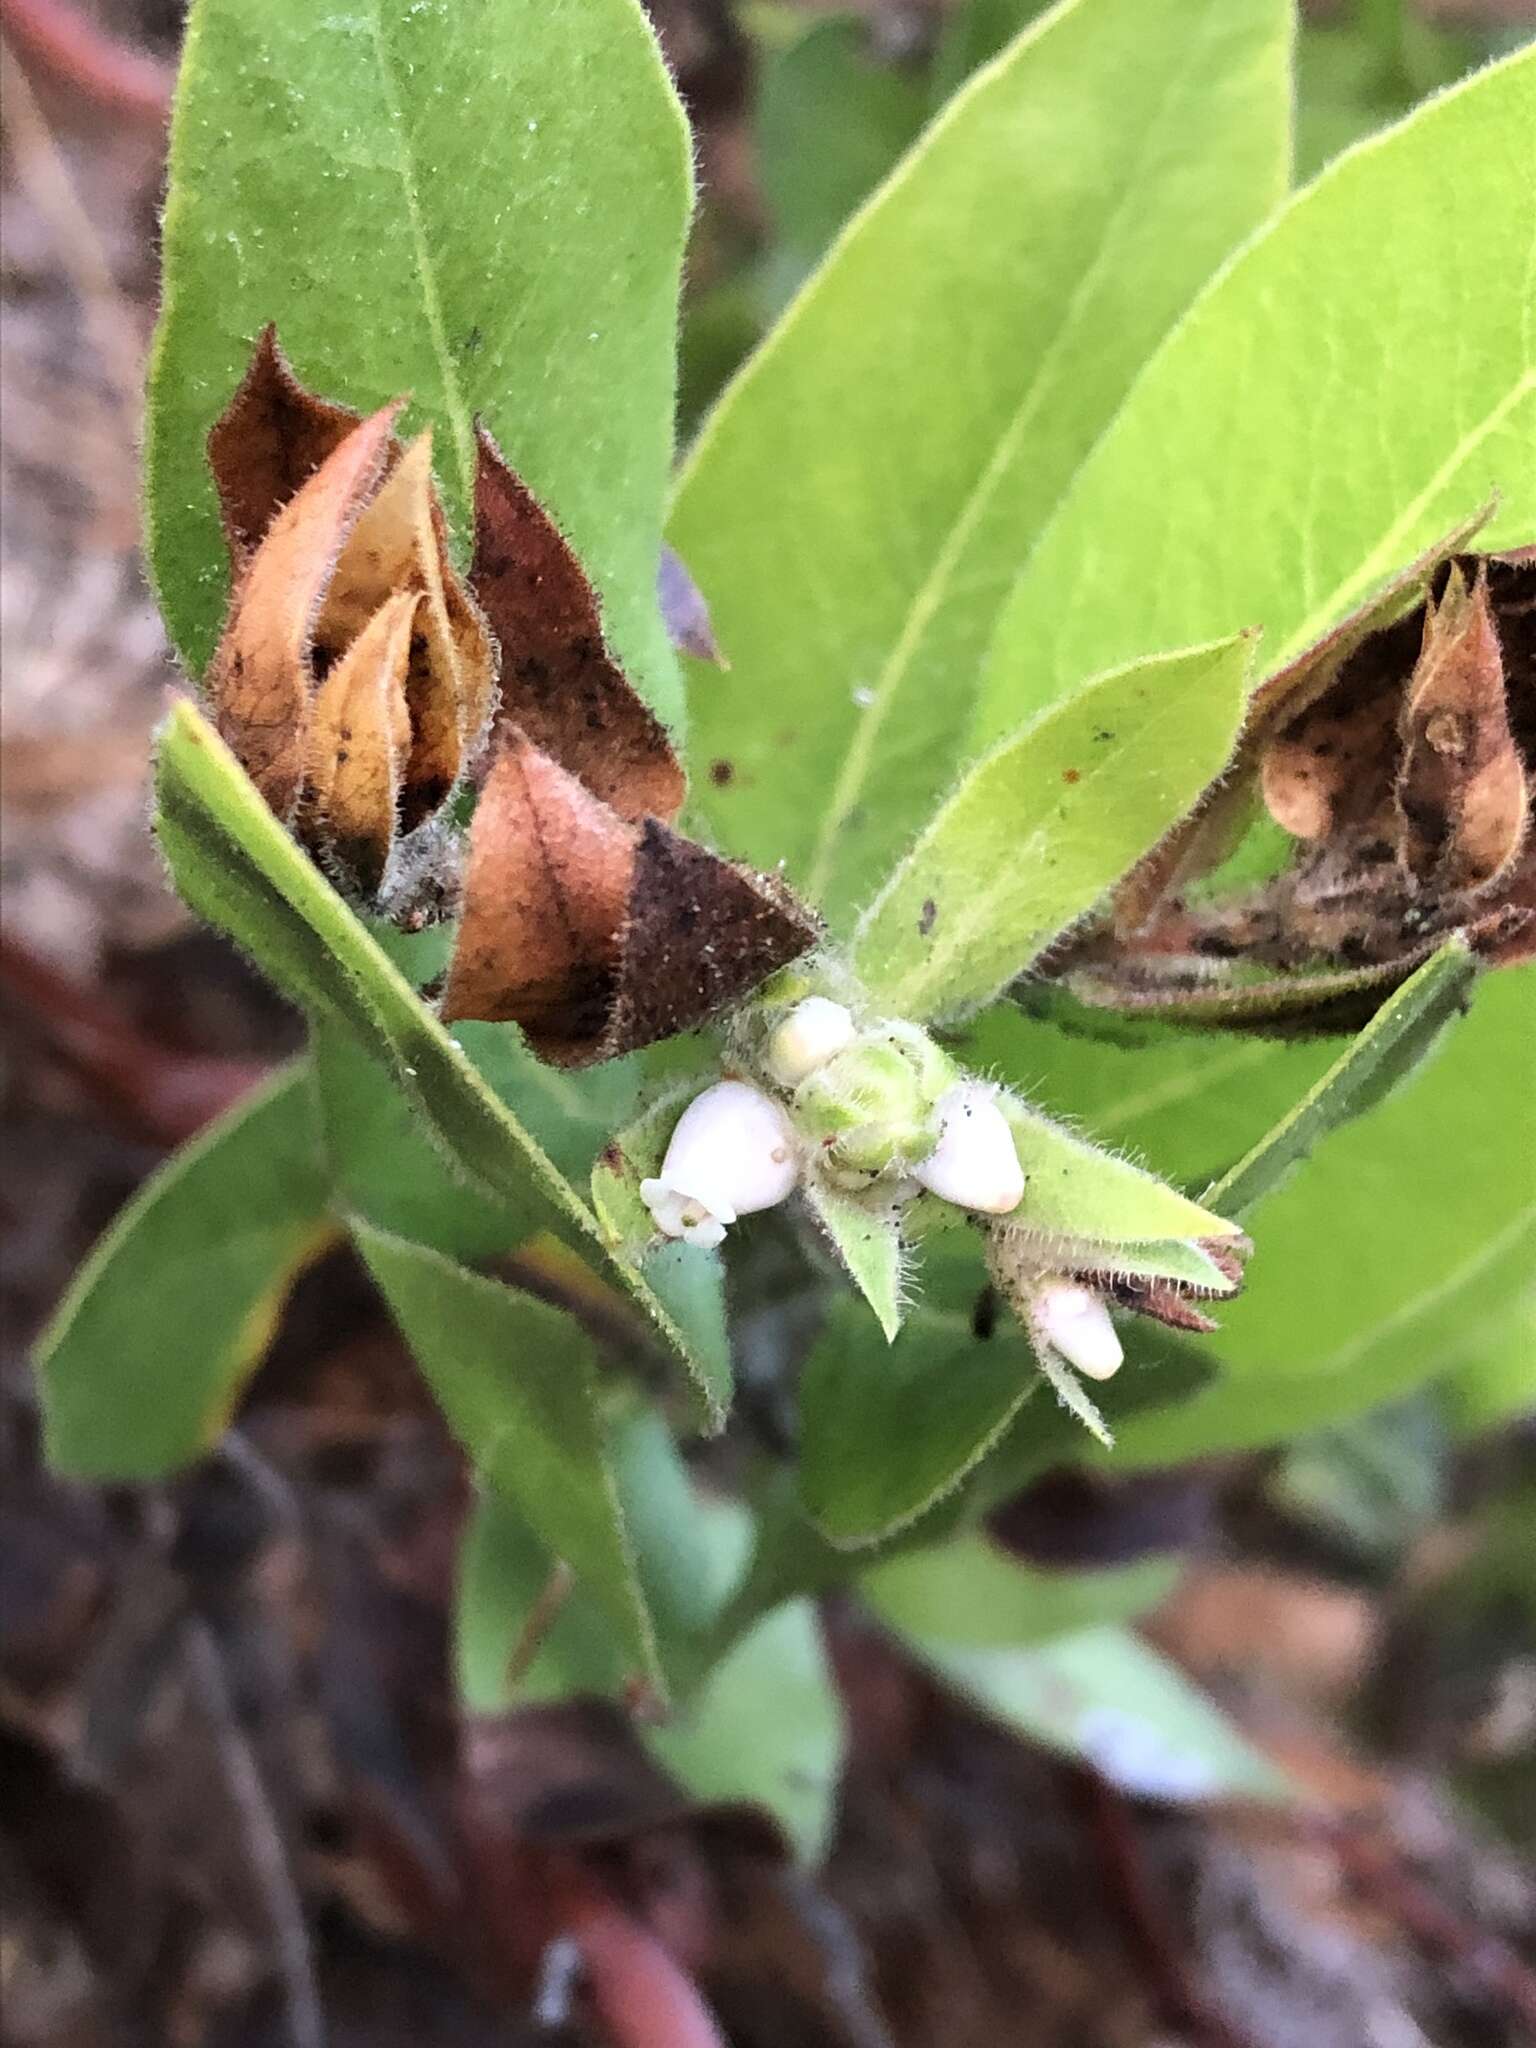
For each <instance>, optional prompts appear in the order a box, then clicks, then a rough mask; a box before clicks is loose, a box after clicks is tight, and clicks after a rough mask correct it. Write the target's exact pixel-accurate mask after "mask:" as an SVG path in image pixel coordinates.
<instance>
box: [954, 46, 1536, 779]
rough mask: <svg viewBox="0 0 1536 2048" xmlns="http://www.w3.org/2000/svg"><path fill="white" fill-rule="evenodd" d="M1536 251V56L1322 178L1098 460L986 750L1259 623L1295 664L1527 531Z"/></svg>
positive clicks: (1022, 642)
mask: <svg viewBox="0 0 1536 2048" xmlns="http://www.w3.org/2000/svg"><path fill="white" fill-rule="evenodd" d="M1533 237H1536V50H1528V51H1526V52H1525V53H1523V54H1522V55H1519V56H1516V57H1512V58H1510V59H1508V60H1507V61H1506V62H1504V63H1502V64H1498V65H1495V66H1493V67H1492V68H1491V69H1489V70H1487V71H1484V72H1481V73H1479V74H1478V75H1477V76H1476V77H1475V78H1473V79H1471V80H1469V81H1468V83H1466V84H1465V85H1462V86H1459V87H1456V88H1455V89H1453V90H1452V91H1450V92H1449V93H1446V94H1445V95H1444V96H1443V97H1442V98H1440V99H1437V100H1433V101H1431V102H1430V103H1429V104H1428V105H1426V106H1424V107H1422V108H1420V109H1419V110H1418V111H1417V112H1416V113H1414V114H1411V115H1410V116H1409V117H1408V119H1407V120H1405V121H1404V122H1403V123H1402V124H1401V125H1400V126H1399V127H1397V128H1395V129H1392V130H1390V131H1389V132H1388V133H1386V134H1385V135H1383V136H1381V137H1379V138H1377V139H1375V140H1373V141H1370V142H1367V143H1364V144H1362V145H1361V146H1360V147H1359V148H1358V149H1356V150H1354V151H1352V152H1351V153H1350V154H1349V155H1347V156H1345V157H1343V158H1341V159H1340V160H1339V161H1338V162H1337V163H1336V164H1335V165H1333V166H1332V167H1331V168H1330V169H1328V170H1327V171H1325V172H1324V173H1323V175H1322V176H1321V177H1320V178H1319V179H1318V180H1317V182H1316V183H1315V184H1314V185H1312V186H1310V187H1309V188H1308V189H1307V190H1306V191H1305V192H1303V193H1301V194H1300V195H1299V196H1298V197H1297V198H1296V199H1295V200H1294V201H1293V202H1292V203H1291V204H1290V205H1289V206H1288V207H1287V208H1286V210H1285V211H1284V213H1282V214H1281V215H1280V216H1279V218H1278V219H1277V220H1276V221H1275V222H1274V223H1273V224H1272V225H1271V226H1270V227H1269V228H1268V229H1267V230H1266V231H1265V232H1264V233H1262V234H1261V235H1259V236H1258V237H1256V239H1255V240H1253V241H1252V242H1250V243H1249V245H1248V246H1247V248H1246V249H1245V250H1243V251H1242V253H1241V254H1240V255H1239V256H1238V257H1237V258H1236V259H1235V260H1234V261H1233V262H1232V264H1231V265H1230V266H1229V267H1228V268H1227V269H1226V270H1225V271H1224V272H1223V273H1222V274H1221V275H1220V276H1219V277H1218V278H1217V280H1216V281H1215V282H1214V283H1213V284H1212V286H1211V288H1210V289H1209V291H1207V292H1206V293H1205V294H1204V295H1203V297H1201V298H1200V299H1199V300H1198V301H1197V302H1196V304H1195V306H1194V307H1193V309H1192V310H1191V311H1190V313H1189V314H1188V316H1187V317H1186V318H1185V319H1184V321H1183V322H1182V323H1181V325H1180V326H1179V327H1178V328H1177V329H1176V330H1175V331H1174V333H1173V334H1172V335H1171V336H1170V338H1169V340H1168V341H1167V343H1166V344H1165V345H1164V347H1163V348H1162V350H1161V351H1160V352H1159V354H1158V355H1157V356H1156V358H1155V359H1154V360H1153V362H1152V363H1151V364H1150V365H1149V367H1148V368H1147V370H1146V372H1145V374H1144V375H1143V376H1142V377H1141V379H1140V380H1139V382H1138V383H1137V385H1136V387H1135V389H1134V391H1133V392H1132V393H1131V396H1130V397H1129V398H1128V399H1127V401H1126V403H1125V405H1124V407H1123V408H1122V409H1121V411H1120V413H1119V415H1118V417H1117V418H1116V419H1115V421H1114V423H1113V425H1112V426H1111V427H1110V428H1109V431H1108V432H1107V433H1106V434H1105V436H1104V438H1103V440H1102V441H1101V442H1100V443H1099V445H1098V447H1097V448H1096V449H1095V450H1094V452H1093V454H1092V456H1091V457H1090V458H1089V460H1088V461H1087V462H1086V463H1085V464H1084V465H1083V468H1082V470H1081V471H1080V473H1079V475H1078V478H1077V481H1076V483H1075V484H1074V485H1073V488H1072V490H1071V492H1070V494H1069V495H1068V496H1067V498H1066V499H1065V501H1064V502H1063V504H1062V506H1061V508H1060V510H1059V511H1058V512H1057V514H1056V516H1055V518H1054V519H1053V520H1052V521H1051V524H1050V526H1049V528H1048V529H1047V530H1046V532H1045V533H1044V534H1043V535H1042V537H1041V539H1040V542H1039V545H1038V546H1037V547H1036V549H1035V550H1034V553H1033V554H1032V555H1031V557H1030V559H1029V562H1028V565H1027V566H1026V568H1025V570H1024V573H1023V575H1022V576H1021V578H1020V580H1019V583H1018V586H1017V588H1016V589H1015V591H1014V593H1013V596H1012V598H1011V600H1010V602H1009V605H1008V607H1007V610H1006V612H1005V613H1004V614H1003V616H1002V618H1001V620H1000V621H999V625H998V629H997V636H996V639H995V642H994V644H993V648H992V653H991V656H990V658H989V662H988V667H987V674H986V678H985V680H984V683H983V687H982V695H981V701H980V704H979V707H978V716H977V720H976V725H975V730H974V734H973V739H974V742H975V744H976V745H978V746H985V745H988V744H989V743H990V742H992V741H993V740H994V739H996V738H997V737H998V736H999V735H1001V734H1003V733H1005V732H1008V731H1011V730H1012V728H1013V727H1014V726H1016V725H1017V723H1018V722H1019V720H1020V719H1021V718H1023V717H1026V716H1027V715H1028V714H1029V713H1030V712H1032V711H1034V710H1036V709H1038V708H1039V707H1040V706H1041V705H1044V704H1049V703H1051V702H1054V701H1055V700H1056V699H1057V698H1058V697H1059V696H1060V695H1061V694H1062V692H1063V691H1065V690H1067V689H1069V688H1070V687H1071V686H1072V685H1073V684H1075V683H1076V682H1077V681H1078V680H1079V679H1080V678H1081V677H1083V676H1088V675H1094V674H1096V673H1098V672H1099V671H1100V670H1102V669H1104V668H1106V667H1108V666H1109V665H1110V664H1111V663H1114V662H1120V661H1126V660H1130V659H1131V658H1133V657H1134V656H1136V655H1137V654H1140V653H1141V652H1143V651H1144V650H1145V649H1146V648H1148V647H1168V646H1175V645H1177V644H1179V643H1180V642H1182V641H1192V640H1199V639H1209V638H1213V637H1215V636H1217V635H1219V634H1223V633H1230V632H1233V631H1234V630H1236V629H1238V628H1240V627H1244V626H1253V625H1258V626H1262V628H1263V630H1264V658H1265V664H1266V667H1268V668H1269V669H1271V670H1274V669H1279V668H1281V667H1283V666H1284V665H1285V664H1286V663H1287V662H1288V661H1290V660H1291V659H1293V658H1294V657H1295V656H1296V655H1298V654H1300V653H1301V652H1302V650H1303V649H1304V648H1306V647H1308V646H1309V645H1310V644H1311V643H1312V642H1313V641H1315V640H1316V639H1317V638H1318V637H1319V636H1320V635H1321V634H1323V633H1324V632H1326V631H1327V629H1328V628H1329V627H1330V626H1332V625H1335V624H1336V623H1337V622H1338V621H1339V620H1341V619H1342V618H1344V617H1345V616H1346V614H1347V613H1348V612H1349V611H1350V610H1351V609H1352V608H1353V607H1354V606H1356V605H1358V604H1360V603H1361V602H1362V601H1364V600H1365V599H1367V598H1369V597H1370V595H1371V593H1372V592H1373V590H1375V589H1377V588H1378V587H1379V586H1381V585H1382V584H1384V583H1385V582H1386V581H1387V580H1388V579H1389V578H1390V577H1391V575H1392V574H1393V572H1394V571H1395V570H1399V569H1401V568H1402V566H1403V565H1404V564H1405V563H1406V562H1409V561H1412V560H1413V559H1414V557H1415V556H1416V555H1418V554H1419V553H1420V552H1421V551H1422V550H1423V549H1424V548H1426V547H1427V546H1429V545H1430V543H1431V542H1433V541H1434V540H1435V539H1436V538H1437V537H1438V536H1439V535H1441V534H1443V533H1445V532H1447V531H1448V530H1449V529H1451V528H1452V527H1454V526H1456V525H1458V524H1459V523H1460V522H1462V521H1463V520H1465V519H1467V518H1468V517H1469V516H1470V515H1471V514H1473V513H1475V512H1476V511H1477V510H1478V508H1479V507H1480V506H1483V505H1485V504H1486V503H1487V502H1488V500H1489V499H1490V497H1492V496H1493V495H1494V494H1495V493H1498V494H1499V495H1500V503H1499V506H1498V509H1497V510H1496V512H1495V514H1494V518H1493V521H1492V524H1491V526H1490V527H1489V528H1488V529H1485V531H1484V534H1483V536H1482V538H1481V540H1480V544H1481V545H1486V546H1493V547H1497V546H1500V545H1504V546H1508V545H1512V544H1516V543H1520V542H1524V541H1528V540H1530V539H1531V538H1532V535H1533V533H1536V466H1533V465H1532V462H1531V459H1530V451H1531V447H1532V445H1533V441H1536V354H1533V348H1532V322H1533V319H1536V279H1533V273H1532V270H1531V266H1530V263H1529V260H1528V259H1529V255H1530V248H1531V242H1532V239H1533ZM1473 334H1475V335H1476V340H1477V345H1476V347H1475V348H1473V347H1469V345H1468V337H1469V336H1470V335H1473Z"/></svg>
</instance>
